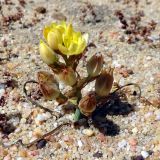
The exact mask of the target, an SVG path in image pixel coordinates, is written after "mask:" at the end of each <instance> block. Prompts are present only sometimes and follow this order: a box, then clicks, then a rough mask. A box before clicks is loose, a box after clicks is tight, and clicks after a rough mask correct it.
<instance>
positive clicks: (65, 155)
mask: <svg viewBox="0 0 160 160" xmlns="http://www.w3.org/2000/svg"><path fill="white" fill-rule="evenodd" d="M20 1H21V5H20V3H19V2H20ZM24 1H25V2H26V3H22V0H19V1H18V0H11V1H7V0H1V4H2V5H1V6H2V12H3V15H4V16H5V17H7V16H10V15H16V16H17V15H18V16H22V17H21V18H20V19H19V17H17V18H13V17H14V16H12V18H10V20H9V22H6V20H5V21H4V19H3V17H2V16H1V15H0V22H2V23H0V114H7V115H11V114H15V113H20V115H21V117H20V119H19V117H16V118H13V119H11V122H10V123H12V124H13V125H14V126H15V127H16V129H15V130H14V132H12V133H10V134H9V135H8V136H4V135H3V132H0V160H52V159H53V160H55V159H56V160H98V159H100V160H139V159H140V158H141V159H142V158H143V159H147V160H160V109H159V107H160V7H159V6H160V1H159V0H141V1H140V2H139V4H138V5H137V6H138V7H137V11H143V12H144V17H142V20H141V23H142V25H146V24H147V23H148V22H150V21H151V20H154V21H155V22H156V23H157V25H156V29H155V30H153V31H151V35H150V37H149V38H150V39H152V40H153V42H148V41H145V40H143V39H140V40H139V41H137V42H135V43H133V44H128V43H127V42H126V39H127V36H128V35H126V34H125V33H124V31H123V29H121V24H120V22H119V20H118V18H117V17H116V16H115V11H116V10H121V11H122V12H123V14H124V15H125V17H126V19H127V20H128V19H129V17H130V16H133V15H134V14H135V12H136V6H135V2H134V1H129V0H90V1H89V2H87V0H79V1H78V0H77V1H76V0H48V1H46V0H37V1H35V0H32V1H27V0H24ZM11 3H12V4H11ZM22 4H23V5H22ZM17 7H19V8H17ZM19 12H20V13H21V12H22V13H23V15H20V14H18V13H19ZM10 17H11V16H10ZM72 18H73V25H74V26H75V28H76V29H79V30H81V31H82V32H87V33H89V35H90V39H89V41H90V42H92V43H93V44H94V45H93V44H92V45H91V46H90V47H89V50H88V52H87V56H88V57H90V56H91V55H93V54H94V53H96V52H100V53H101V54H103V56H104V57H105V61H106V66H109V65H112V66H115V67H116V68H115V72H114V77H115V81H116V82H118V83H119V84H120V85H124V84H126V83H130V82H133V83H137V84H139V85H140V87H141V89H142V96H143V97H145V98H146V99H147V100H149V101H150V102H152V103H153V105H154V106H153V105H151V104H149V103H147V102H144V101H143V102H142V101H138V100H137V101H136V103H135V104H133V105H134V108H135V110H134V111H131V109H130V108H129V110H127V109H126V108H125V107H123V108H122V109H119V108H115V110H112V109H110V111H109V113H108V115H107V120H106V123H107V124H106V126H107V131H106V133H107V135H104V134H103V133H101V132H100V131H99V130H98V128H96V127H94V126H93V125H91V126H90V128H88V129H87V128H85V127H83V126H82V127H80V128H78V129H75V128H74V127H73V126H65V127H63V128H62V129H61V131H60V132H59V133H57V134H56V135H51V136H48V137H47V138H46V140H47V143H46V140H42V141H41V142H39V144H37V145H39V147H38V148H37V146H32V147H30V148H25V147H21V145H19V146H18V145H13V146H12V147H9V148H4V147H3V146H2V142H3V143H5V144H8V143H9V144H10V143H12V142H15V141H16V140H18V139H22V142H23V143H25V144H27V143H29V142H32V141H33V140H35V139H37V138H39V137H40V136H41V135H43V134H45V133H47V132H49V131H51V130H52V129H53V128H55V127H57V126H58V125H59V124H62V123H63V122H68V121H70V120H73V115H72V113H69V114H66V115H65V116H63V117H61V118H60V119H58V120H56V119H55V117H54V116H52V115H51V114H50V113H49V112H45V111H44V110H42V109H40V108H37V107H35V106H32V104H30V103H29V102H28V101H27V100H26V98H25V97H24V93H23V89H22V87H23V84H24V82H25V81H27V80H31V79H35V80H36V72H37V71H39V70H46V71H50V70H48V67H47V66H46V65H45V64H44V63H43V62H42V60H41V59H40V56H39V53H38V43H39V40H40V38H42V29H43V27H44V25H46V24H49V23H50V22H52V21H59V20H60V21H61V20H63V19H64V20H65V19H67V20H68V21H70V20H71V19H72ZM8 56H9V60H1V58H2V59H3V58H5V57H8ZM79 71H80V73H82V74H86V69H85V68H84V67H83V64H82V62H81V63H80V65H79ZM50 72H51V71H50ZM15 82H16V83H15ZM92 86H93V84H90V85H89V86H88V87H86V88H85V89H84V90H83V93H84V94H85V93H86V91H88V90H92V89H93V88H92ZM30 87H35V86H29V87H28V89H30ZM61 87H62V88H64V87H63V86H61ZM38 96H39V95H38ZM38 96H37V99H38ZM38 101H40V103H41V104H42V105H43V106H44V107H47V108H49V109H53V110H55V111H56V112H62V108H61V106H57V103H56V102H54V101H45V100H44V99H43V98H41V97H40V99H39V100H38ZM131 102H132V100H131ZM114 111H116V112H114ZM125 113H127V114H125ZM1 121H2V119H1V117H0V122H1ZM8 123H9V122H8ZM0 124H1V123H0ZM113 135H114V136H113ZM138 158H139V159H138Z"/></svg>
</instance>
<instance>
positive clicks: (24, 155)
mask: <svg viewBox="0 0 160 160" xmlns="http://www.w3.org/2000/svg"><path fill="white" fill-rule="evenodd" d="M18 154H19V156H20V157H27V156H28V154H27V151H26V150H20V151H19V153H18Z"/></svg>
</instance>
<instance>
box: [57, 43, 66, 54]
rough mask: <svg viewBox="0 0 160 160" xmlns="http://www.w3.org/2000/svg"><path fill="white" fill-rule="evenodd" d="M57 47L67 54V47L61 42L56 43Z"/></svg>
mask: <svg viewBox="0 0 160 160" xmlns="http://www.w3.org/2000/svg"><path fill="white" fill-rule="evenodd" d="M58 49H59V50H60V52H61V53H63V54H65V55H68V49H67V48H66V47H64V46H63V45H62V44H58Z"/></svg>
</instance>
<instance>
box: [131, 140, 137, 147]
mask: <svg viewBox="0 0 160 160" xmlns="http://www.w3.org/2000/svg"><path fill="white" fill-rule="evenodd" d="M129 144H130V145H131V146H136V145H137V140H136V139H135V138H131V139H130V140H129Z"/></svg>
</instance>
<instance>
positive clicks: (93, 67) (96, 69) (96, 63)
mask: <svg viewBox="0 0 160 160" xmlns="http://www.w3.org/2000/svg"><path fill="white" fill-rule="evenodd" d="M102 67H103V57H102V55H100V54H99V55H97V54H95V55H93V56H92V57H91V58H90V60H89V61H88V62H87V72H88V75H89V76H92V77H95V76H98V75H99V74H100V72H101V69H102Z"/></svg>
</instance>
